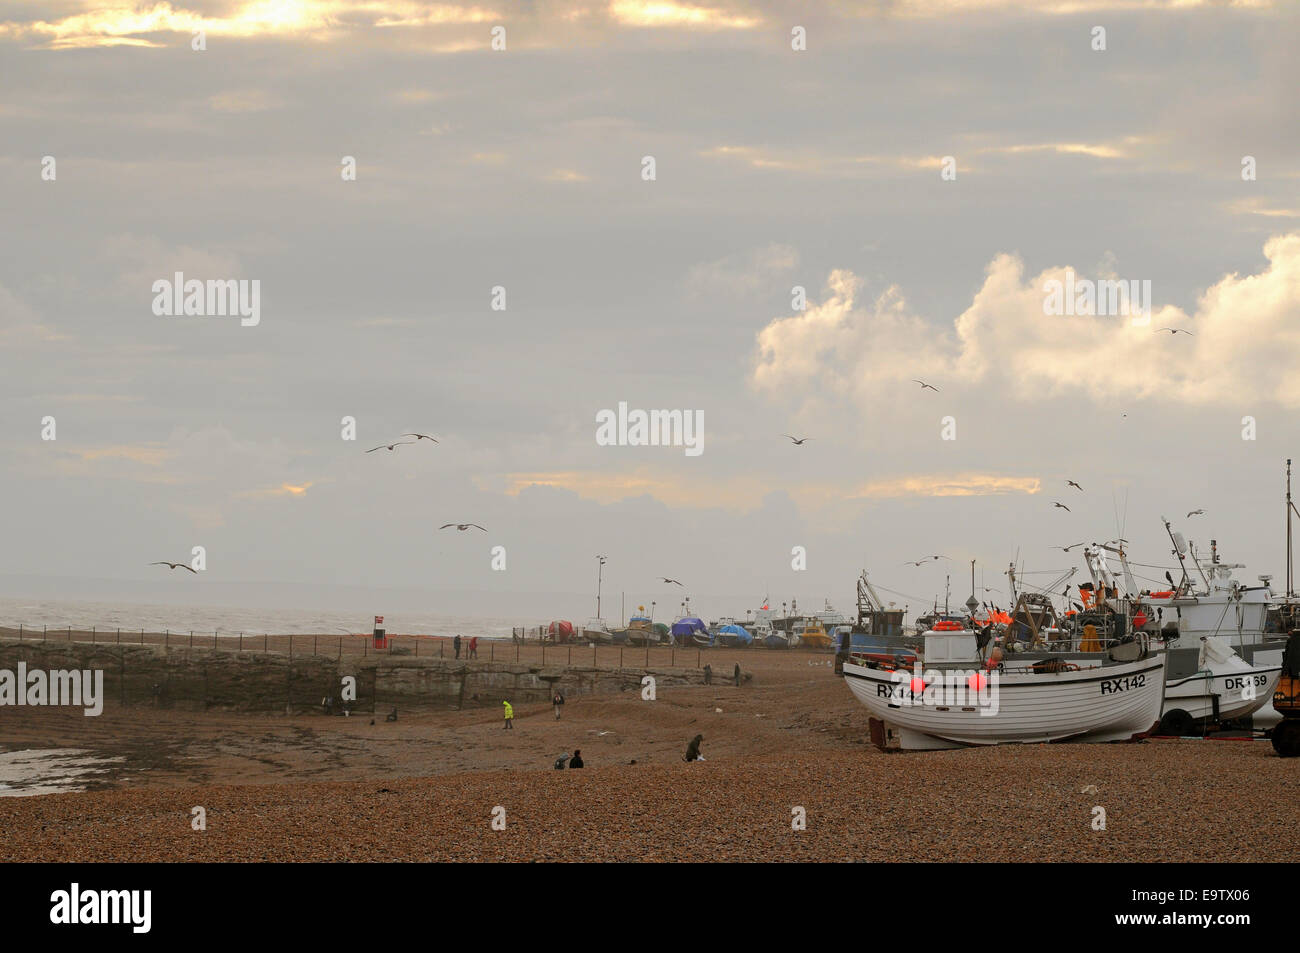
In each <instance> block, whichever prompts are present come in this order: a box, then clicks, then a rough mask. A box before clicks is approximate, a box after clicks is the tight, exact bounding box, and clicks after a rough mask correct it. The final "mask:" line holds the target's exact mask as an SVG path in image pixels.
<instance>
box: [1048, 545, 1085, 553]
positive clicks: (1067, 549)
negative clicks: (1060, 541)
mask: <svg viewBox="0 0 1300 953" xmlns="http://www.w3.org/2000/svg"><path fill="white" fill-rule="evenodd" d="M1082 545H1083V543H1071V544H1070V545H1069V546H1053V547H1052V548H1053V549H1059V550H1061V551H1062V552H1066V553H1068V552H1069V551H1070V550H1072V549H1074V548H1075V547H1076V546H1082Z"/></svg>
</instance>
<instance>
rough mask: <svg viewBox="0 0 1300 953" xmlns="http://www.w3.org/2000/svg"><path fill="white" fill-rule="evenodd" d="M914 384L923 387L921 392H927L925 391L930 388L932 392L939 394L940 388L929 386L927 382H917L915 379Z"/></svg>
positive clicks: (913, 379)
mask: <svg viewBox="0 0 1300 953" xmlns="http://www.w3.org/2000/svg"><path fill="white" fill-rule="evenodd" d="M912 383H913V384H920V385H921V390H925V389H926V388H927V387H928V388H929V389H930V390H932V391H934V392H935V393H936V394H937V393H939V388H937V387H935V386H934V385H933V384H927V383H926V382H925V381H919V380H917V379H916V378H915V377H913V378H912Z"/></svg>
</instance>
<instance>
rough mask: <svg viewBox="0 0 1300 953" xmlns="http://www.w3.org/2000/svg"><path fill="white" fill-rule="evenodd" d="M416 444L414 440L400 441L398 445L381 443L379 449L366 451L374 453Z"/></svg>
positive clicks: (374, 448)
mask: <svg viewBox="0 0 1300 953" xmlns="http://www.w3.org/2000/svg"><path fill="white" fill-rule="evenodd" d="M415 442H416V441H414V440H398V441H397V442H396V443H381V444H380V445H379V446H377V447H371V448H370V449H369V450H367V451H366V453H374V452H375V451H376V450H384V449H388V450H392V449H393V448H394V447H403V446H405V445H406V444H408V443H415Z"/></svg>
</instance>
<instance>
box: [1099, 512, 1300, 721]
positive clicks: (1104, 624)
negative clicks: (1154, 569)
mask: <svg viewBox="0 0 1300 953" xmlns="http://www.w3.org/2000/svg"><path fill="white" fill-rule="evenodd" d="M1163 522H1164V524H1165V531H1166V532H1167V533H1168V535H1169V539H1170V541H1171V542H1172V543H1173V544H1174V555H1175V556H1176V557H1177V558H1178V560H1179V564H1180V565H1181V566H1182V567H1183V575H1182V578H1181V579H1180V580H1179V581H1177V582H1175V581H1174V579H1173V577H1172V576H1169V575H1168V574H1167V579H1168V581H1169V583H1170V586H1171V588H1170V589H1167V590H1150V589H1146V590H1139V589H1138V587H1137V584H1136V582H1135V581H1134V578H1133V573H1132V570H1131V568H1130V566H1129V563H1128V554H1127V553H1126V552H1125V550H1124V547H1123V545H1122V543H1118V544H1116V543H1108V544H1103V545H1092V546H1087V547H1085V548H1084V560H1085V562H1086V564H1087V567H1088V570H1089V572H1090V574H1091V575H1092V582H1091V583H1088V584H1085V586H1081V587H1080V595H1081V597H1082V598H1083V600H1084V602H1083V609H1084V611H1083V612H1082V613H1080V614H1079V615H1078V616H1077V617H1076V619H1077V620H1078V621H1077V623H1076V624H1077V625H1082V626H1083V627H1084V628H1088V627H1091V628H1092V629H1093V630H1094V631H1096V632H1098V633H1100V634H1101V635H1102V636H1105V635H1107V634H1109V633H1111V632H1112V631H1115V630H1117V629H1118V630H1119V631H1123V629H1124V627H1125V625H1126V623H1125V619H1127V620H1128V621H1127V625H1128V626H1129V627H1130V628H1135V629H1139V630H1145V631H1147V632H1148V633H1150V634H1158V635H1159V636H1161V637H1163V638H1164V639H1165V640H1166V643H1167V654H1168V663H1167V667H1166V679H1167V680H1168V685H1167V686H1166V688H1165V694H1166V699H1165V704H1164V706H1163V710H1162V718H1161V725H1160V731H1161V733H1163V734H1171V735H1183V734H1188V733H1189V732H1191V731H1192V730H1194V729H1195V728H1198V727H1210V726H1217V725H1221V724H1223V723H1225V722H1230V721H1239V720H1243V719H1246V718H1249V719H1251V724H1252V726H1255V727H1265V726H1267V725H1271V724H1274V723H1276V722H1277V721H1278V720H1279V716H1278V715H1277V713H1276V712H1275V711H1273V708H1272V687H1273V686H1274V685H1275V684H1276V683H1277V679H1278V676H1279V675H1280V673H1281V669H1282V649H1283V646H1284V643H1283V642H1282V641H1281V640H1279V639H1278V638H1276V636H1271V635H1270V634H1269V633H1268V632H1267V631H1266V630H1267V622H1268V607H1269V603H1270V602H1271V601H1272V599H1273V595H1272V592H1271V590H1270V589H1269V586H1268V578H1269V577H1267V576H1265V577H1261V583H1262V585H1260V586H1246V585H1243V584H1242V583H1240V582H1238V581H1237V580H1236V579H1235V578H1234V577H1233V570H1235V569H1242V568H1245V567H1244V566H1242V565H1241V564H1240V563H1227V562H1223V561H1222V560H1221V559H1220V558H1219V551H1218V542H1217V540H1211V542H1210V556H1209V559H1208V560H1206V559H1203V558H1202V557H1201V555H1200V554H1199V553H1198V552H1197V550H1196V547H1195V546H1193V545H1188V543H1187V542H1186V540H1184V538H1183V537H1182V535H1181V534H1180V533H1177V532H1174V530H1173V529H1172V527H1171V526H1170V524H1169V521H1168V520H1164V521H1163ZM1107 553H1112V554H1114V555H1116V556H1117V557H1118V559H1119V563H1120V568H1121V573H1120V574H1119V575H1117V574H1115V573H1114V572H1112V571H1111V569H1110V567H1109V566H1108V564H1107V560H1106V554H1107ZM1189 558H1190V560H1191V561H1192V562H1193V563H1194V565H1195V567H1196V571H1197V573H1198V574H1199V575H1200V576H1201V579H1202V582H1203V583H1204V585H1203V586H1197V585H1195V584H1194V583H1193V581H1192V577H1191V575H1190V574H1189V573H1188V571H1187V560H1188V559H1189ZM1171 617H1172V618H1171ZM1265 688H1267V690H1264V689H1265Z"/></svg>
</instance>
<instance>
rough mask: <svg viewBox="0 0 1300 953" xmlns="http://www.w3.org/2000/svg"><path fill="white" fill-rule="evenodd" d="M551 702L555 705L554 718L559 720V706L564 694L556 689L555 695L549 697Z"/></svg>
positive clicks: (562, 701) (562, 702) (561, 703)
mask: <svg viewBox="0 0 1300 953" xmlns="http://www.w3.org/2000/svg"><path fill="white" fill-rule="evenodd" d="M551 704H552V705H554V706H555V720H556V721H559V720H560V706H561V705H563V704H564V694H563V693H562V692H560V691H559V690H558V689H557V690H556V692H555V697H554V698H552V699H551Z"/></svg>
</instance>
